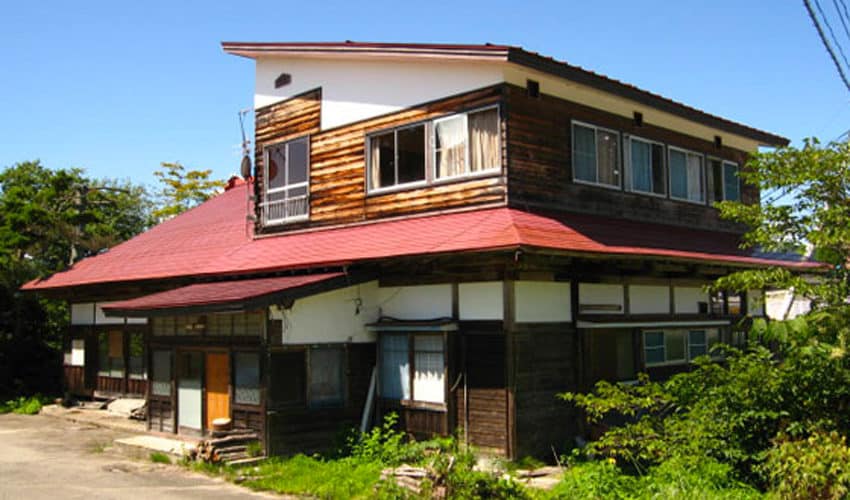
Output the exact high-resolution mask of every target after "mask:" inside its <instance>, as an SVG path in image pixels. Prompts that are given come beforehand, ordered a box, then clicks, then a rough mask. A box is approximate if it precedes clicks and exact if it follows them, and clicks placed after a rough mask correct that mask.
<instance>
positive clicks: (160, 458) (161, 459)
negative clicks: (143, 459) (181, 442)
mask: <svg viewBox="0 0 850 500" xmlns="http://www.w3.org/2000/svg"><path fill="white" fill-rule="evenodd" d="M150 460H151V462H153V463H155V464H171V457H169V456H168V455H166V454H165V453H162V452H161V451H155V452H153V453H151V454H150Z"/></svg>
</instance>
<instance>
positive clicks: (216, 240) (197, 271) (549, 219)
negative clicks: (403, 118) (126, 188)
mask: <svg viewBox="0 0 850 500" xmlns="http://www.w3.org/2000/svg"><path fill="white" fill-rule="evenodd" d="M249 188H250V185H249V184H244V185H241V186H235V187H233V188H232V189H230V190H228V191H226V192H224V193H222V194H220V195H218V196H216V197H215V198H213V199H211V200H210V201H208V202H206V203H204V204H202V205H200V206H198V207H195V208H194V209H192V210H190V211H188V212H186V213H184V214H182V215H180V216H178V217H175V218H174V219H171V220H169V221H167V222H164V223H162V224H160V225H158V226H156V227H154V228H152V229H150V230H149V231H147V232H145V233H143V234H140V235H139V236H136V237H135V238H133V239H131V240H129V241H127V242H124V243H122V244H120V245H118V246H116V247H114V248H112V249H111V250H109V251H107V252H104V253H102V254H100V255H96V256H93V257H89V258H87V259H84V260H82V261H80V262H78V263H77V264H75V265H74V266H73V267H72V268H71V269H69V270H67V271H63V272H60V273H56V274H54V275H53V276H50V277H48V278H45V279H43V280H40V281H39V280H35V281H32V282H30V283H27V284H26V285H24V287H23V289H25V290H44V289H57V288H66V287H72V286H80V285H92V284H98V283H110V282H113V283H114V282H128V281H139V280H158V279H168V278H177V277H216V276H227V275H249V274H257V273H262V272H275V271H285V270H293V269H308V268H319V267H332V266H341V265H346V264H351V263H355V262H363V261H370V260H377V259H387V258H393V257H402V256H414V255H434V254H445V253H453V252H478V251H489V250H498V249H520V248H525V249H540V250H550V251H559V252H569V253H575V254H582V255H591V254H605V255H620V256H626V257H627V256H644V257H655V258H663V259H673V260H687V261H701V262H714V263H721V264H730V265H738V266H764V265H778V266H783V267H789V268H798V269H806V268H815V267H818V266H819V264H817V263H812V262H796V261H784V260H778V259H771V258H767V257H764V256H758V255H755V254H753V253H752V252H749V251H744V250H741V249H739V248H738V239H737V237H735V235H732V234H729V233H720V232H715V231H703V230H697V229H689V228H682V227H672V226H666V225H661V224H648V223H642V222H635V221H628V220H622V219H613V218H608V217H599V216H591V215H581V214H557V215H554V214H534V213H529V212H524V211H521V210H516V209H511V208H491V209H483V210H474V211H467V212H458V213H450V214H439V215H427V216H421V217H411V218H408V219H400V220H389V221H380V222H374V223H368V224H361V225H355V226H347V227H339V228H331V229H320V230H315V231H308V232H299V233H295V234H282V235H279V236H273V237H264V238H257V239H254V238H253V235H252V232H251V223H250V222H248V220H247V219H246V215H247V210H248V208H249V204H248V203H247V201H246V200H247V196H246V195H247V192H248V189H249Z"/></svg>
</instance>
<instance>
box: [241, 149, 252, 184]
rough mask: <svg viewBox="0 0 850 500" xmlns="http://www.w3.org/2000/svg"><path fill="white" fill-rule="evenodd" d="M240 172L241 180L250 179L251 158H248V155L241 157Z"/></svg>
mask: <svg viewBox="0 0 850 500" xmlns="http://www.w3.org/2000/svg"><path fill="white" fill-rule="evenodd" d="M240 172H241V174H242V178H243V179H247V178H248V177H251V158H250V157H248V155H245V156H243V157H242V165H241V169H240Z"/></svg>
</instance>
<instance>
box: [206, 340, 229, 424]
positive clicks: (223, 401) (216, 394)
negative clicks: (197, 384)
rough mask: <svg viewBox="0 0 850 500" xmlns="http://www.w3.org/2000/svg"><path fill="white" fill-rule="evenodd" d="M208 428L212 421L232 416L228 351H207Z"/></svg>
mask: <svg viewBox="0 0 850 500" xmlns="http://www.w3.org/2000/svg"><path fill="white" fill-rule="evenodd" d="M206 372H207V373H206V392H207V394H206V410H207V416H206V428H207V429H212V421H213V420H215V419H217V418H230V360H229V356H228V355H227V353H212V352H211V353H207V362H206Z"/></svg>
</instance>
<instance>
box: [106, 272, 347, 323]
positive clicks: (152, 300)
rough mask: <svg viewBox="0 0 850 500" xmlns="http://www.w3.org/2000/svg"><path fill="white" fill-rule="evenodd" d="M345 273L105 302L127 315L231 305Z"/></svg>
mask: <svg viewBox="0 0 850 500" xmlns="http://www.w3.org/2000/svg"><path fill="white" fill-rule="evenodd" d="M342 276H344V274H343V273H325V274H308V275H302V276H280V277H275V278H260V279H248V280H236V281H218V282H215V283H198V284H194V285H188V286H184V287H181V288H175V289H173V290H168V291H165V292H159V293H154V294H151V295H145V296H142V297H139V298H135V299H130V300H124V301H120V302H112V303H110V304H109V305H104V306H103V309H104V311H106V312H107V313H110V312H112V311H121V313H122V314H123V313H125V312H127V311H155V310H159V309H179V308H189V307H193V306H210V305H217V304H230V303H234V302H244V301H250V300H254V299H257V298H260V297H263V296H266V295H272V294H276V293H278V292H282V291H285V290H293V289H297V288H302V287H305V286H307V285H313V284H316V283H319V282H323V281H327V280H330V279H333V278H340V277H342Z"/></svg>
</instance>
